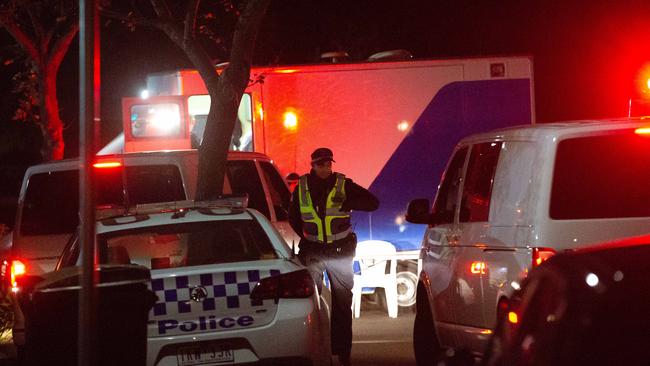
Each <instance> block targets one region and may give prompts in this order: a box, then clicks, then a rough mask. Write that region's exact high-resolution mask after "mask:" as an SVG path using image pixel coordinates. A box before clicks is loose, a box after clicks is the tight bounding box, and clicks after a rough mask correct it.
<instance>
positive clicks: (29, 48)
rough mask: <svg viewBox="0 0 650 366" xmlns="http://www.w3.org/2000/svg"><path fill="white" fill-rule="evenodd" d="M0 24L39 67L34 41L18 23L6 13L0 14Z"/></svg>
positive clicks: (39, 62) (38, 56) (39, 61)
mask: <svg viewBox="0 0 650 366" xmlns="http://www.w3.org/2000/svg"><path fill="white" fill-rule="evenodd" d="M0 24H2V26H3V27H4V28H5V29H6V30H7V32H9V34H11V36H12V37H13V38H14V39H15V40H16V42H18V44H19V45H20V46H21V47H22V49H23V50H24V51H25V52H26V53H27V55H28V56H29V57H30V58H31V59H32V60H33V61H34V62H35V63H36V64H37V65H38V66H39V67H40V66H42V65H41V60H40V53H39V52H38V49H37V48H36V42H35V40H34V39H32V38H31V37H30V36H29V35H28V34H27V33H25V32H23V30H22V29H21V28H20V27H19V26H18V24H17V23H16V22H15V21H14V20H13V19H12V18H11V17H10V16H8V15H7V14H2V16H0Z"/></svg>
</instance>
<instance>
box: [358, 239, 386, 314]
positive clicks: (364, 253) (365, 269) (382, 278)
mask: <svg viewBox="0 0 650 366" xmlns="http://www.w3.org/2000/svg"><path fill="white" fill-rule="evenodd" d="M354 260H355V261H358V263H359V267H360V271H358V273H357V271H355V273H354V287H353V288H352V304H353V305H352V306H353V307H354V317H355V318H358V317H359V316H360V314H361V291H362V289H363V288H364V287H382V288H383V289H384V293H385V294H386V304H387V306H388V316H389V317H391V318H397V258H396V250H395V247H394V246H393V244H391V243H389V242H387V241H382V240H366V241H362V242H360V243H359V244H357V252H356V255H355V257H354ZM386 261H389V268H390V270H389V271H388V273H386Z"/></svg>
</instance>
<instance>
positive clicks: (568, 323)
mask: <svg viewBox="0 0 650 366" xmlns="http://www.w3.org/2000/svg"><path fill="white" fill-rule="evenodd" d="M647 261H650V236H644V237H641V238H635V239H634V240H631V241H620V242H616V243H611V244H608V245H604V246H601V247H598V248H594V249H585V250H579V251H576V252H575V253H567V254H561V255H557V256H555V257H554V258H551V259H550V260H549V261H547V262H546V263H544V264H543V265H542V266H540V267H539V268H537V269H535V270H534V271H532V272H531V274H530V275H529V276H528V278H527V279H526V280H525V281H524V283H523V284H522V286H521V289H520V290H519V291H517V292H516V293H515V295H514V296H513V297H512V298H511V300H510V301H509V303H508V307H507V308H506V312H507V313H506V316H504V317H502V318H501V319H500V320H499V323H498V324H497V327H496V330H495V334H494V337H493V338H492V341H491V342H490V346H489V348H488V349H487V351H486V353H485V359H484V362H483V365H485V366H496V365H522V366H523V365H630V366H634V365H647V364H648V356H647V345H648V344H650V317H648V309H650V282H649V281H648V277H650V269H649V268H648V266H647V265H646V263H647Z"/></svg>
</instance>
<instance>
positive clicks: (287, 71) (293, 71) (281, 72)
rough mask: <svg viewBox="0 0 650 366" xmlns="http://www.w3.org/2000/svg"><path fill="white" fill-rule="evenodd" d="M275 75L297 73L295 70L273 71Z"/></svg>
mask: <svg viewBox="0 0 650 366" xmlns="http://www.w3.org/2000/svg"><path fill="white" fill-rule="evenodd" d="M275 72H276V73H278V74H293V73H296V72H298V70H296V69H286V70H275Z"/></svg>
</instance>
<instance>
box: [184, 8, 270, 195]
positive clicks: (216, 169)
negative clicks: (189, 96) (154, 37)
mask: <svg viewBox="0 0 650 366" xmlns="http://www.w3.org/2000/svg"><path fill="white" fill-rule="evenodd" d="M269 3H270V0H250V1H249V2H248V3H247V4H246V9H245V10H244V12H243V13H242V14H241V15H240V17H239V20H238V22H237V28H236V29H235V34H234V38H233V45H232V50H231V52H230V64H229V65H228V67H227V68H226V69H225V70H224V72H223V73H222V74H221V77H219V78H218V79H217V80H216V83H215V78H214V77H210V78H206V76H208V75H204V73H203V72H202V70H201V69H199V72H200V73H201V76H202V77H203V80H204V81H205V84H206V87H207V89H208V92H209V93H210V112H209V113H208V118H207V121H206V123H205V132H204V134H203V141H202V143H201V146H200V147H199V175H198V181H197V191H196V192H197V193H196V195H197V199H198V200H206V199H211V198H215V197H217V196H219V195H220V194H222V193H223V182H224V176H225V173H226V163H227V159H228V150H229V148H230V142H231V139H232V132H233V129H234V127H235V123H236V122H237V111H238V110H239V103H240V101H241V97H242V95H243V94H244V91H245V89H246V86H247V85H248V80H249V78H250V69H251V64H252V59H253V49H254V46H255V39H256V37H257V32H258V30H259V27H260V24H261V22H262V19H263V18H264V15H265V14H266V9H267V8H268V5H269ZM195 65H196V64H195ZM212 70H214V68H212ZM206 74H207V73H206ZM214 74H216V71H214ZM210 76H212V75H210Z"/></svg>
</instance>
